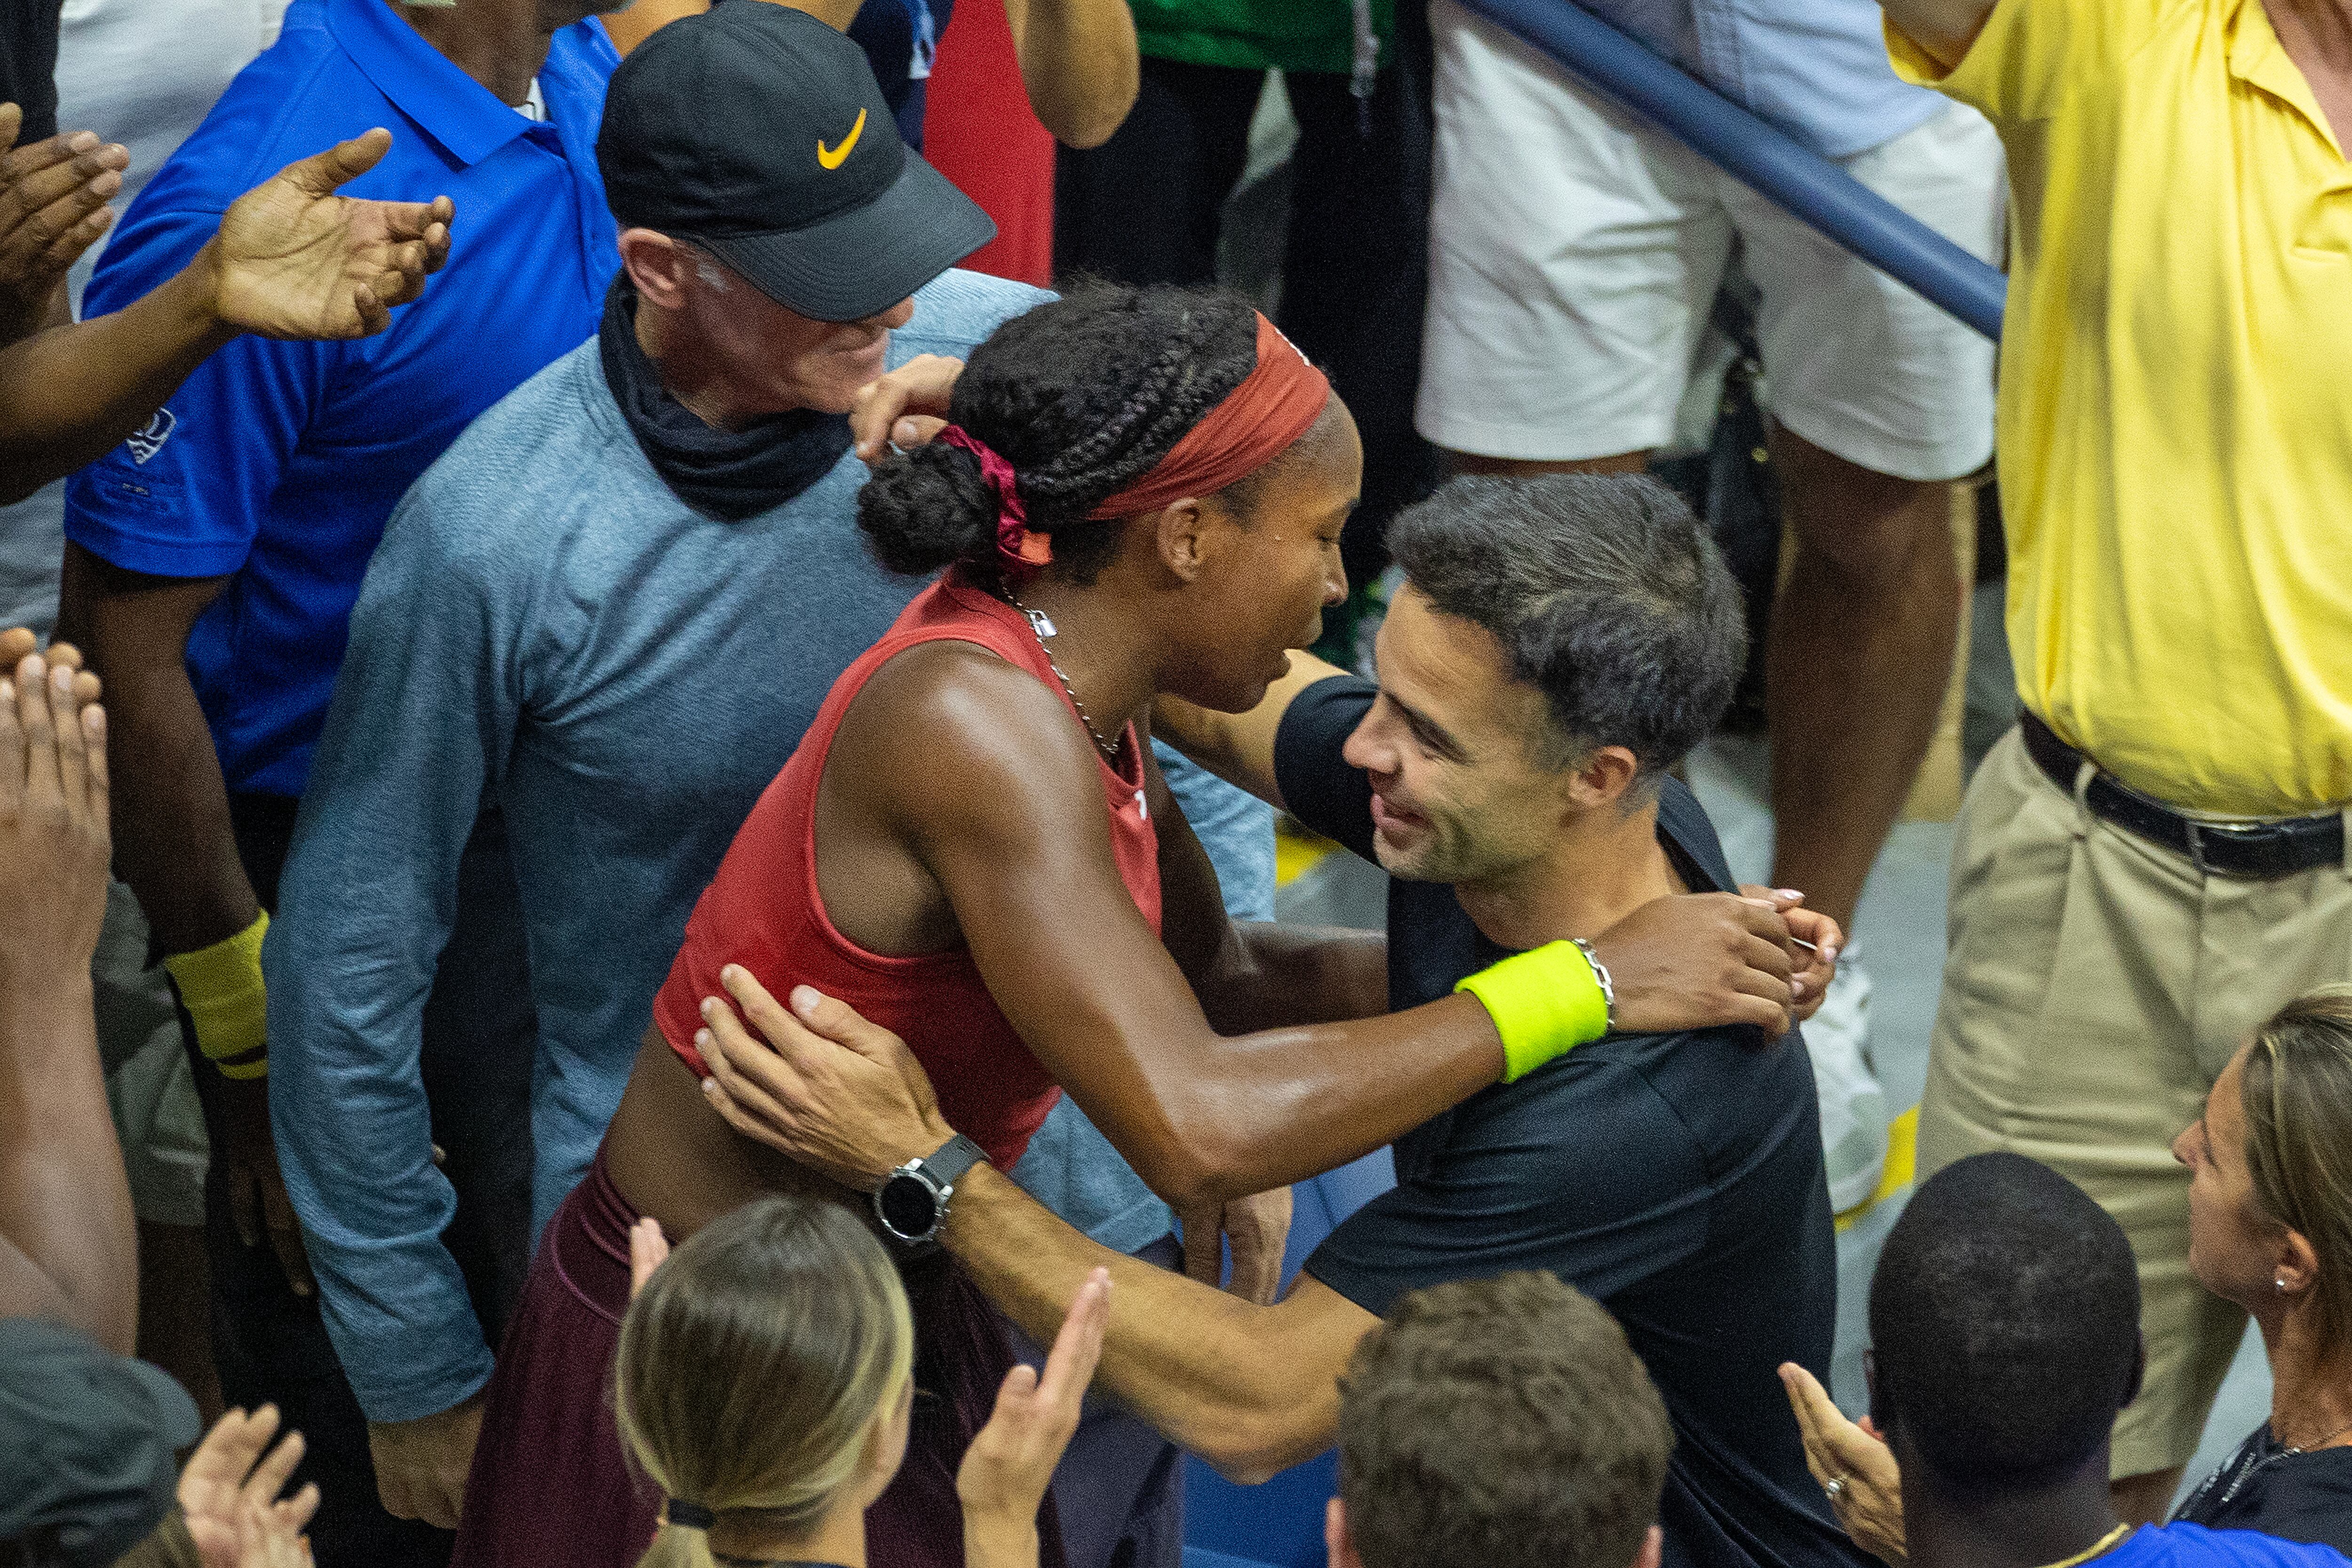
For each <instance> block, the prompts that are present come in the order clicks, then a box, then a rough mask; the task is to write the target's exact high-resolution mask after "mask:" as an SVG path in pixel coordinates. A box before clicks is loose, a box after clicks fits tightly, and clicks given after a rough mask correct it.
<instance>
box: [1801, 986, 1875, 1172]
mask: <svg viewBox="0 0 2352 1568" xmlns="http://www.w3.org/2000/svg"><path fill="white" fill-rule="evenodd" d="M1855 956H1856V954H1855V950H1854V949H1853V948H1852V947H1848V948H1847V949H1845V951H1844V952H1841V953H1839V954H1838V966H1837V974H1836V976H1835V978H1833V979H1832V980H1831V982H1830V991H1829V994H1828V995H1827V996H1826V997H1824V998H1823V999H1822V1010H1821V1011H1820V1012H1818V1013H1816V1014H1814V1015H1813V1016H1812V1017H1811V1018H1810V1019H1808V1020H1807V1021H1806V1023H1805V1026H1804V1037H1805V1049H1806V1052H1807V1053H1808V1054H1809V1055H1810V1056H1811V1058H1812V1061H1813V1088H1814V1089H1815V1090H1816V1091H1817V1092H1818V1093H1819V1094H1820V1096H1821V1101H1822V1158H1823V1160H1824V1162H1825V1163H1827V1165H1828V1167H1829V1179H1830V1209H1831V1211H1832V1213H1835V1214H1843V1213H1845V1212H1846V1211H1847V1210H1848V1209H1851V1208H1855V1207H1858V1206H1859V1205H1862V1204H1864V1203H1867V1202H1868V1201H1869V1200H1870V1195H1871V1194H1873V1193H1874V1192H1876V1191H1877V1190H1878V1184H1879V1180H1880V1178H1881V1177H1882V1176H1884V1175H1885V1172H1886V1093H1885V1090H1884V1089H1880V1088H1879V1086H1878V1075H1877V1073H1876V1072H1874V1070H1873V1069H1872V1068H1871V1062H1870V976H1869V975H1868V974H1867V973H1864V970H1863V968H1862V966H1861V965H1860V964H1859V963H1855V962H1854V960H1855Z"/></svg>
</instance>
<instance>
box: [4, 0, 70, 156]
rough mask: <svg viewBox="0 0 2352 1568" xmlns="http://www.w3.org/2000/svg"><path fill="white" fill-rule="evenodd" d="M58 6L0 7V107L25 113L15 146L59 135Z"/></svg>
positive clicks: (22, 3) (19, 1)
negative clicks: (3, 106) (20, 110)
mask: <svg viewBox="0 0 2352 1568" xmlns="http://www.w3.org/2000/svg"><path fill="white" fill-rule="evenodd" d="M63 10H64V5H63V3H62V0H8V4H7V5H5V6H0V103H13V104H15V105H16V106H17V107H18V108H19V109H22V110H24V111H25V118H24V119H23V120H22V121H19V122H18V124H17V127H16V145H17V146H19V147H29V146H31V145H32V144H33V143H34V142H46V141H47V140H48V139H49V138H50V137H52V136H55V135H56V134H57V133H58V17H59V16H60V15H61V14H62V13H63Z"/></svg>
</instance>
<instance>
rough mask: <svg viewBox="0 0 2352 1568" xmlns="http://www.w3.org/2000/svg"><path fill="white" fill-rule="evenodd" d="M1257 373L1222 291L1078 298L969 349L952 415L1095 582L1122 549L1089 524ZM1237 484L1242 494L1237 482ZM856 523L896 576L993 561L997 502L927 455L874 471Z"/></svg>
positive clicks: (976, 476) (1238, 310) (1250, 343)
mask: <svg viewBox="0 0 2352 1568" xmlns="http://www.w3.org/2000/svg"><path fill="white" fill-rule="evenodd" d="M1256 365H1257V314H1256V312H1255V310H1253V309H1252V308H1251V306H1250V303H1249V301H1248V300H1244V298H1242V296H1240V295H1239V294H1236V293H1234V292H1232V291H1231V290H1229V289H1172V288H1165V287H1155V288H1149V289H1131V288H1124V287H1118V286H1113V285H1106V284H1086V285H1082V286H1081V287H1080V288H1078V289H1076V290H1074V291H1072V292H1071V293H1070V294H1068V295H1066V296H1065V297H1064V298H1062V299H1060V300H1052V301H1049V302H1048V303H1046V304H1043V305H1040V306H1038V307H1037V308H1036V309H1035V310H1031V311H1029V312H1028V313H1027V314H1025V315H1022V316H1016V317H1014V318H1013V320H1012V321H1007V322H1005V323H1004V324H1003V326H1001V327H999V328H997V329H996V331H994V332H993V333H992V334H991V335H990V337H989V339H988V341H987V342H984V343H982V344H981V345H980V346H979V347H978V348H977V349H974V350H973V351H972V354H971V361H970V363H967V364H966V365H965V366H964V370H963V374H961V376H960V377H958V378H957V381H956V385H955V391H954V393H953V394H952V395H951V396H950V399H949V416H950V418H951V419H952V420H953V421H954V422H955V423H956V424H958V425H960V426H962V427H963V428H964V429H965V430H967V431H969V432H970V433H971V435H972V436H973V437H976V438H977V439H979V440H981V441H982V442H984V443H985V444H986V445H987V446H989V447H991V448H992V449H993V450H994V451H995V452H997V453H998V454H999V455H1000V456H1002V457H1003V458H1004V460H1005V461H1006V462H1008V463H1010V464H1012V465H1013V473H1014V488H1015V490H1016V491H1017V493H1018V494H1019V495H1020V498H1021V502H1022V505H1023V507H1024V509H1025V510H1026V511H1027V513H1028V522H1029V526H1030V527H1032V528H1034V529H1037V530H1040V531H1043V532H1045V533H1048V534H1051V535H1052V536H1053V540H1054V558H1055V561H1056V562H1059V563H1063V564H1064V565H1065V566H1066V568H1067V569H1068V570H1069V572H1070V573H1071V574H1073V575H1074V576H1075V577H1076V579H1077V581H1078V582H1080V583H1086V582H1089V581H1091V580H1092V579H1093V577H1094V574H1096V573H1097V572H1098V571H1100V570H1101V569H1102V567H1103V565H1104V564H1105V563H1107V562H1108V560H1109V559H1110V556H1111V554H1112V552H1113V551H1114V550H1115V549H1116V548H1117V546H1118V524H1117V523H1116V522H1115V521H1110V520H1095V519H1090V518H1088V517H1087V512H1089V511H1091V510H1094V508H1095V507H1096V506H1097V505H1099V504H1100V503H1101V502H1102V501H1103V500H1106V499H1108V497H1110V496H1112V495H1115V494H1117V493H1118V491H1119V490H1122V489H1126V488H1127V487H1128V486H1129V485H1130V484H1132V483H1133V482H1135V480H1137V479H1139V478H1141V477H1142V476H1143V475H1144V474H1145V473H1147V472H1149V471H1150V469H1151V468H1153V467H1154V466H1155V465H1157V464H1158V463H1159V461H1160V459H1161V458H1165V457H1166V456H1167V455H1168V453H1169V451H1170V450H1171V448H1173V447H1175V445H1176V443H1177V442H1179V441H1181V440H1182V439H1183V438H1184V437H1185V435H1186V434H1187V433H1188V432H1190V431H1191V430H1192V427H1193V426H1195V425H1197V424H1199V423H1200V422H1201V420H1202V417H1203V416H1205V415H1207V414H1208V412H1209V411H1210V410H1211V409H1213V408H1214V407H1215V406H1216V405H1218V404H1220V403H1222V402H1223V401H1224V399H1225V398H1226V397H1228V396H1230V395H1232V393H1233V391H1234V388H1235V387H1237V386H1239V385H1241V384H1242V382H1243V381H1244V379H1246V378H1247V376H1248V375H1249V374H1250V372H1251V371H1252V370H1253V369H1255V368H1256ZM1244 482H1246V481H1244ZM857 525H858V527H860V528H862V529H864V530H865V531H866V538H867V540H868V541H869V542H871V544H872V546H873V549H874V553H875V554H876V556H877V557H878V558H879V559H880V560H881V562H882V563H883V564H884V565H885V566H887V567H888V568H890V570H892V571H894V572H903V573H907V574H926V573H929V572H935V571H937V570H938V569H939V568H940V567H942V566H945V565H948V564H950V563H954V562H958V561H981V560H985V559H987V558H988V557H989V556H990V553H991V552H992V550H993V548H994V545H995V541H996V495H995V492H994V491H993V490H992V489H990V488H989V486H988V484H987V483H986V482H985V481H984V480H982V478H981V473H980V461H979V459H978V458H974V457H973V456H972V455H971V453H969V452H965V451H962V450H960V449H958V448H955V447H949V446H946V445H945V444H943V443H940V442H936V441H935V442H932V443H931V444H930V445H929V446H926V447H917V448H915V449H914V450H913V451H910V452H906V453H903V454H899V455H897V456H893V457H891V458H888V459H887V461H885V462H884V463H882V464H881V465H880V467H878V468H877V469H876V470H875V473H874V477H873V478H872V479H869V480H868V481H867V482H866V488H865V489H862V490H860V491H859V492H858V498H857Z"/></svg>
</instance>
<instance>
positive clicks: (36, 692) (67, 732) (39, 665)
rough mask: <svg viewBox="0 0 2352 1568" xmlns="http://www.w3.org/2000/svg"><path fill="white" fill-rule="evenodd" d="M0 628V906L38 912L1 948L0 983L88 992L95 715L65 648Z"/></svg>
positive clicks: (97, 899) (104, 830)
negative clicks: (41, 649)
mask: <svg viewBox="0 0 2352 1568" xmlns="http://www.w3.org/2000/svg"><path fill="white" fill-rule="evenodd" d="M34 647H35V644H34V640H33V636H32V634H31V633H29V632H26V631H25V630H23V629H22V628H20V627H12V628H10V629H9V630H7V631H5V632H0V908H7V909H15V910H42V911H43V912H44V918H43V919H40V920H37V921H20V922H18V924H17V926H16V929H15V930H14V931H12V932H11V934H10V938H9V940H8V942H5V944H0V982H12V983H14V984H21V985H27V986H30V985H38V984H53V983H56V982H57V981H58V980H60V979H64V978H67V977H71V976H79V977H80V979H81V981H82V983H84V984H87V982H88V979H89V961H90V955H91V953H93V952H96V951H97V949H98V932H99V927H100V925H102V924H103V923H104V922H105V919H106V879H107V863H108V861H109V859H110V857H111V852H112V842H113V840H112V837H111V834H110V828H109V825H108V819H107V809H108V807H107V777H106V715H105V713H104V712H103V710H100V708H99V706H98V695H99V682H98V678H97V677H96V676H93V675H91V674H89V673H88V672H87V671H85V670H83V669H82V668H81V656H80V655H79V654H78V653H76V652H75V651H74V649H73V648H72V647H68V646H67V645H65V644H62V643H60V644H58V645H57V646H56V647H52V648H51V649H50V650H49V652H48V655H47V657H46V658H45V657H43V656H42V655H40V654H38V653H36V652H35V651H34Z"/></svg>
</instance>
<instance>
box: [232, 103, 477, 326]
mask: <svg viewBox="0 0 2352 1568" xmlns="http://www.w3.org/2000/svg"><path fill="white" fill-rule="evenodd" d="M391 148H392V132H389V131H386V130H383V129H382V128H381V127H379V128H377V129H376V130H373V131H370V132H367V133H366V134H364V135H362V136H355V137H353V138H352V140H351V141H349V142H341V143H339V144H338V145H336V146H333V147H330V148H328V149H327V150H326V151H325V152H323V153H317V154H315V155H314V156H311V157H309V158H305V159H303V160H301V161H300V162H299V163H289V164H288V165H287V166H286V167H285V168H283V169H281V170H279V171H278V174H277V176H276V177H275V178H273V179H270V180H268V181H267V182H265V183H264V184H259V185H256V186H255V187H254V188H253V189H252V190H249V191H247V192H246V193H245V195H241V196H239V197H238V198H237V199H236V203H235V204H234V205H231V206H230V207H229V209H228V213H227V215H226V216H224V217H223V218H222V219H221V226H220V233H219V234H218V235H217V236H215V237H214V239H213V241H212V243H211V244H210V245H209V246H208V247H206V249H207V250H208V251H209V252H210V253H211V257H212V265H213V276H214V300H215V311H216V313H217V314H218V315H219V317H220V319H221V321H223V322H224V323H225V324H226V325H228V326H231V327H235V328H236V329H238V330H239V331H248V332H258V333H259V334H261V335H262V336H263V337H268V338H363V337H367V336H369V335H370V334H372V333H375V332H380V331H383V330H384V328H385V327H387V326H389V325H391V324H392V310H393V307H394V306H395V305H405V304H407V303H408V302H409V301H410V300H414V299H415V298H416V297H417V296H418V295H419V294H421V293H423V292H424V290H425V275H426V274H428V273H431V272H436V271H438V270H439V269H440V268H441V264H442V263H443V262H445V261H446V260H447V259H448V258H449V219H450V216H451V215H452V213H453V212H454V210H455V209H454V208H453V207H452V206H451V205H450V202H449V198H448V197H446V196H436V197H435V198H434V199H433V200H431V201H430V202H379V201H363V200H361V199H359V198H357V197H354V196H342V195H336V194H335V191H336V188H337V187H338V186H340V185H342V184H347V183H348V182H350V181H352V180H355V179H357V178H358V177H359V176H360V175H362V174H366V173H367V172H368V171H369V170H370V169H373V168H374V167H375V166H376V164H377V163H379V162H381V161H382V159H383V155H384V153H387V152H389V151H390V150H391Z"/></svg>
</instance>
